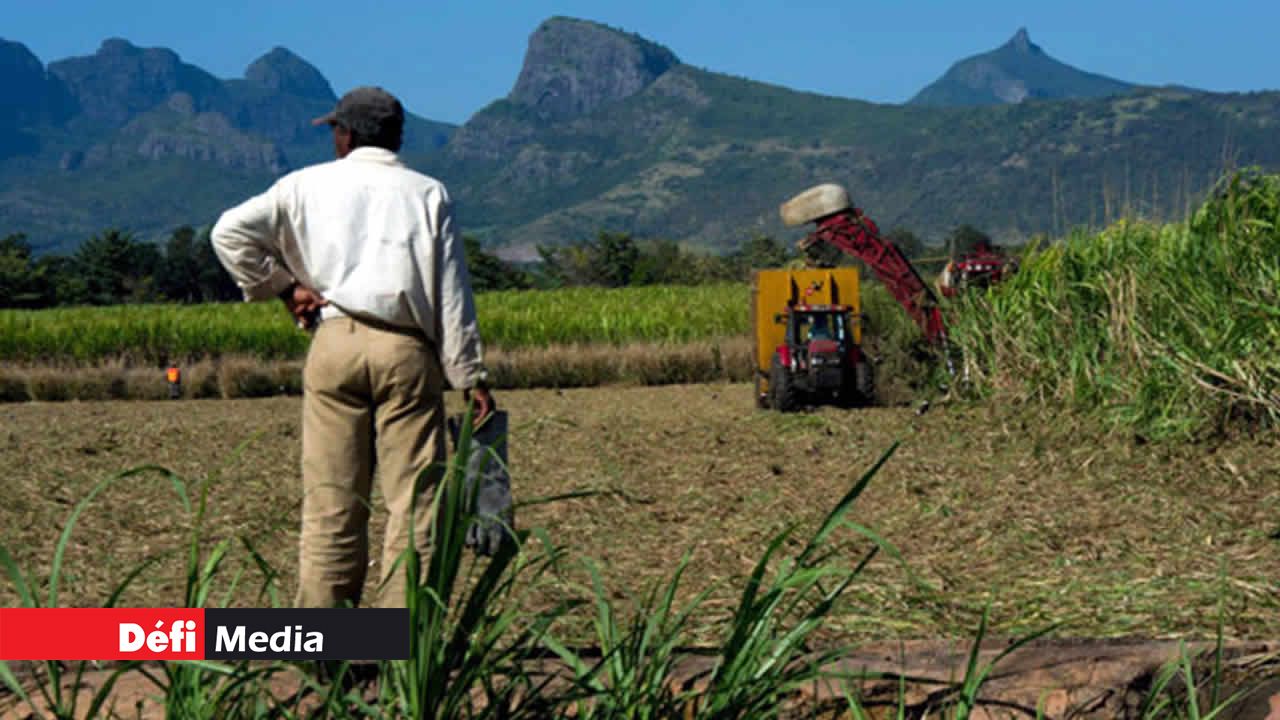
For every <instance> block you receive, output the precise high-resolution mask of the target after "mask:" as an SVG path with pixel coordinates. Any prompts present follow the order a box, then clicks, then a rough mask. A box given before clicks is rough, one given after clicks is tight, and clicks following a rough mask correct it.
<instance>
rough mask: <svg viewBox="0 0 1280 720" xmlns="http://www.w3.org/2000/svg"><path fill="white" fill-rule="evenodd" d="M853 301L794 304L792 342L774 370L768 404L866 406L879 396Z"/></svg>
mask: <svg viewBox="0 0 1280 720" xmlns="http://www.w3.org/2000/svg"><path fill="white" fill-rule="evenodd" d="M852 310H853V308H851V307H850V306H848V305H793V306H791V307H790V308H788V310H787V312H786V324H787V331H786V341H785V342H784V343H783V344H781V345H779V346H778V347H777V348H776V350H775V355H774V358H773V363H772V365H771V366H770V368H769V394H768V404H769V406H770V407H772V408H774V409H775V410H780V411H782V412H790V411H791V410H795V409H796V408H797V407H798V406H799V405H800V404H801V403H808V402H814V403H816V402H832V403H835V404H838V405H846V406H847V405H864V404H869V403H871V402H872V401H873V400H874V399H875V384H874V383H875V380H874V375H873V373H872V370H871V363H870V362H869V361H868V360H867V358H866V356H865V355H863V353H862V348H861V346H859V345H858V343H857V341H856V340H855V333H854V327H855V321H854V320H853V316H852Z"/></svg>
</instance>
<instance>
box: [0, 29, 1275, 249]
mask: <svg viewBox="0 0 1280 720" xmlns="http://www.w3.org/2000/svg"><path fill="white" fill-rule="evenodd" d="M885 71H891V69H886V70H885ZM0 76H2V77H4V78H5V83H4V85H3V87H0V234H4V233H7V232H25V233H26V234H27V235H28V236H29V238H30V239H31V241H32V242H33V244H35V245H36V246H37V247H38V248H40V249H41V250H44V251H61V250H66V249H69V248H72V247H74V246H75V245H76V244H77V243H78V242H79V241H81V240H83V239H84V238H85V237H88V235H90V234H92V233H94V232H98V231H100V230H102V229H103V228H105V227H109V226H117V227H124V228H127V229H130V230H133V231H135V232H136V233H138V234H139V235H140V236H143V237H156V236H160V235H162V234H164V233H167V232H168V230H170V229H172V228H173V227H175V226H177V225H180V224H193V225H202V224H208V223H210V222H212V220H213V219H215V218H216V217H217V213H218V212H219V211H220V210H221V209H223V208H225V207H227V206H229V205H231V204H233V203H235V202H237V201H239V200H240V199H242V198H243V197H245V196H247V195H249V194H250V193H253V192H258V191H260V190H261V189H262V188H264V187H265V186H266V185H267V184H269V183H270V181H271V179H272V178H274V177H276V176H278V175H280V174H281V173H283V172H287V171H288V170H290V169H292V168H296V167H300V166H303V165H305V164H308V163H311V162H316V161H319V160H322V159H325V158H327V157H328V156H329V154H330V153H331V149H330V141H329V138H328V134H327V133H326V132H324V131H323V129H317V128H312V127H311V126H310V125H309V120H310V118H311V117H314V116H315V115H318V114H321V113H323V112H324V111H326V110H327V109H329V108H330V107H332V105H333V103H334V101H335V99H336V98H335V93H334V91H333V89H332V87H330V85H329V83H328V81H327V80H326V79H325V78H324V76H323V75H322V74H321V73H320V72H319V71H318V70H317V69H316V68H315V67H314V66H312V65H311V64H309V63H307V62H306V61H305V60H303V59H301V58H299V57H297V56H296V55H294V54H293V53H291V52H290V51H288V50H286V49H284V48H275V49H273V50H271V51H270V52H268V53H266V54H265V55H263V56H262V57H261V58H259V59H258V60H256V61H254V62H253V63H252V64H250V65H249V67H248V68H247V69H246V70H245V73H244V77H242V78H236V79H219V78H216V77H214V76H212V75H211V74H209V73H207V72H205V71H203V70H201V69H200V68H197V67H195V66H193V65H190V64H187V63H185V62H183V61H182V60H181V58H180V57H179V56H178V55H177V54H175V53H174V52H172V51H171V50H167V49H162V48H137V47H134V46H133V45H131V44H129V43H128V42H126V41H124V40H119V39H111V40H107V41H106V42H104V43H103V44H102V47H101V48H100V49H99V50H98V52H97V53H95V54H94V55H92V56H88V57H81V58H70V59H66V60H60V61H57V62H53V63H50V64H49V65H48V66H47V67H46V66H44V65H42V64H41V62H40V61H39V59H37V58H35V57H34V56H33V55H32V54H31V53H30V52H29V51H28V50H27V49H26V48H25V47H24V46H22V45H21V44H19V43H15V42H5V41H0ZM1277 126H1280V93H1277V92H1256V93H1239V94H1223V93H1209V92H1201V91H1196V90H1190V89H1185V88H1177V87H1165V88H1148V87H1140V86H1137V85H1133V84H1129V83H1125V82H1122V81H1119V80H1114V79H1111V78H1107V77H1104V76H1101V75H1096V74H1092V73H1087V72H1084V71H1081V70H1077V69H1075V68H1072V67H1071V66H1069V65H1066V64H1064V63H1062V62H1060V61H1057V60H1055V59H1053V58H1052V57H1050V56H1049V55H1048V54H1046V53H1045V52H1044V51H1043V50H1042V49H1041V48H1040V47H1039V46H1037V45H1035V44H1034V43H1032V42H1031V39H1030V37H1029V35H1028V33H1027V32H1026V31H1025V30H1019V31H1018V32H1017V33H1016V34H1015V35H1014V37H1013V38H1012V39H1011V40H1010V41H1009V42H1008V43H1006V44H1004V45H1003V46H1001V47H1000V48H997V49H995V50H993V51H992V52H989V53H984V54H981V55H976V56H974V57H971V58H967V59H964V60H961V61H960V62H957V63H956V64H955V65H954V66H952V67H951V68H950V69H949V70H948V71H947V72H946V73H945V74H943V75H942V76H941V77H940V78H939V80H938V81H936V82H934V83H932V84H930V85H929V86H928V87H926V88H924V89H922V90H921V91H920V93H919V94H917V95H916V96H915V97H914V98H912V100H911V101H910V102H908V103H906V104H903V105H887V104H875V103H869V102H864V101H860V100H854V99H846V98H837V97H830V96H823V95H817V94H813V93H805V92H798V91H794V90H790V89H787V88H784V87H779V86H776V85H769V84H765V83H760V82H755V81H752V80H748V79H744V78H738V77H733V76H729V75H725V74H721V73H716V72H712V71H709V70H704V69H700V68H695V67H693V66H690V65H687V64H685V63H683V62H681V60H680V58H679V57H678V55H677V54H676V53H675V52H673V51H672V50H671V49H669V48H666V47H664V46H662V45H661V44H659V43H656V42H654V41H652V40H649V39H646V38H643V37H640V36H637V35H635V34H631V33H627V32H623V31H620V30H617V29H614V28H610V27H607V26H604V25H600V24H597V23H594V22H590V21H585V20H578V19H573V18H561V17H557V18H552V19H549V20H547V21H545V22H544V23H542V24H541V25H539V26H538V28H536V29H535V30H534V31H533V33H532V34H531V36H530V38H529V44H528V49H527V51H526V54H525V59H524V64H523V66H522V68H521V71H520V73H519V76H518V77H517V78H516V79H515V82H514V86H513V88H512V90H511V92H510V93H509V94H508V95H507V96H506V97H504V98H500V99H498V100H495V101H494V102H492V103H491V104H489V105H488V106H486V107H485V108H483V109H481V110H480V111H479V112H477V113H476V114H475V115H473V116H472V117H471V118H470V119H468V120H467V122H466V123H464V124H463V125H462V126H459V127H454V126H451V125H449V124H447V123H439V122H433V121H430V120H427V119H424V118H421V117H417V116H413V117H411V118H410V121H409V123H408V126H407V129H406V145H405V148H404V150H403V156H404V157H405V159H406V161H407V162H409V163H410V164H411V165H413V166H414V167H417V168H418V169H421V170H423V171H424V172H427V173H430V174H432V175H435V176H437V177H439V178H441V179H443V180H444V181H446V183H448V185H449V186H450V188H451V190H452V192H453V195H454V197H455V198H456V199H457V204H458V208H459V215H460V218H459V220H460V224H461V225H462V226H463V227H464V228H465V229H466V230H467V231H469V232H473V233H476V234H477V235H479V236H480V237H481V239H482V240H483V241H484V242H485V243H486V244H487V245H489V246H491V247H495V248H498V249H499V250H500V251H501V252H502V253H504V254H505V255H506V256H508V257H511V258H523V259H528V258H531V257H534V256H536V252H535V248H536V247H537V246H538V245H553V244H558V243H564V242H569V241H573V240H577V239H582V238H586V237H591V236H594V234H595V233H596V232H597V231H599V230H601V229H609V230H615V231H626V232H631V233H633V234H636V235H638V236H646V237H665V238H671V239H675V240H678V241H681V242H683V243H685V244H687V245H690V246H695V247H702V248H707V249H713V250H728V249H731V248H733V247H735V246H737V245H738V244H740V243H741V242H742V241H744V240H746V239H747V238H749V237H751V236H752V235H756V234H774V235H779V236H785V235H787V234H789V233H790V234H793V232H794V231H789V230H786V229H784V228H782V227H781V226H780V223H779V222H778V219H777V206H778V204H779V203H780V202H781V201H783V200H785V199H787V198H788V197H790V196H791V195H793V194H795V193H797V192H799V191H801V190H803V189H805V188H806V187H808V186H810V185H813V184H816V183H819V182H840V183H843V184H845V185H846V186H847V187H848V188H849V190H850V192H851V193H852V195H853V196H854V198H855V199H856V201H857V202H858V204H859V205H860V206H862V207H864V208H865V209H866V210H867V212H868V213H869V214H870V215H871V216H872V217H874V218H876V219H877V220H878V221H879V222H880V224H881V226H882V227H886V228H887V227H893V226H903V227H907V228H909V229H911V230H913V231H915V232H916V233H917V234H918V235H920V236H922V237H924V238H926V239H929V240H933V241H935V242H936V241H939V240H940V239H941V238H942V237H943V236H944V235H945V234H946V232H947V231H948V230H949V229H950V228H953V227H955V226H956V225H959V224H962V223H968V224H971V225H975V226H978V227H980V228H983V229H985V230H987V231H988V232H990V233H991V234H992V235H994V236H995V237H996V238H998V239H1000V240H1006V241H1013V240H1021V239H1025V238H1027V237H1029V236H1031V235H1034V234H1038V233H1060V232H1064V231H1066V230H1067V229H1068V228H1070V227H1072V226H1076V225H1098V224H1101V223H1104V222H1107V221H1109V220H1111V219H1114V218H1116V217H1119V216H1121V215H1124V214H1140V215H1145V216H1149V217H1158V218H1173V217H1178V216H1180V215H1182V214H1183V213H1185V212H1186V210H1187V208H1189V207H1190V206H1191V205H1192V204H1193V203H1194V202H1196V201H1197V199H1198V198H1200V197H1202V196H1203V194H1204V193H1205V192H1206V190H1207V189H1208V188H1209V187H1210V186H1211V185H1212V183H1213V182H1215V180H1216V179H1217V178H1218V177H1220V176H1221V175H1222V173H1223V172H1224V171H1225V170H1227V169H1230V168H1231V167H1235V166H1239V165H1261V166H1263V167H1267V168H1272V169H1275V168H1280V143H1276V142H1275V139H1274V138H1275V132H1276V128H1277Z"/></svg>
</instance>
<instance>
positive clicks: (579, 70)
mask: <svg viewBox="0 0 1280 720" xmlns="http://www.w3.org/2000/svg"><path fill="white" fill-rule="evenodd" d="M679 62H680V59H679V58H678V57H676V55H675V53H673V52H671V51H670V50H669V49H667V48H666V47H663V46H662V45H659V44H657V43H654V42H651V41H649V40H646V39H644V38H642V37H640V36H639V35H635V34H632V33H626V32H623V31H621V30H616V29H614V28H611V27H608V26H605V25H600V24H598V23H594V22H590V21H587V20H577V19H574V18H565V17H554V18H551V19H550V20H547V21H545V22H543V23H542V24H541V25H539V26H538V28H537V29H536V30H534V31H533V34H532V35H530V36H529V49H528V51H527V52H526V53H525V56H524V66H523V67H522V68H521V69H520V76H519V78H518V79H517V80H516V84H515V87H514V88H513V89H512V91H511V94H510V95H509V96H508V98H509V99H510V100H511V101H512V102H514V103H517V104H519V105H524V106H527V107H530V108H533V109H534V110H535V111H536V112H537V114H538V115H540V116H541V117H543V118H544V119H548V120H565V119H569V118H574V117H579V116H581V115H586V114H589V113H591V112H593V111H595V110H596V109H598V108H600V107H602V106H605V105H608V104H610V103H613V102H617V101H619V100H622V99H624V98H627V97H630V96H632V95H634V94H636V93H638V92H640V91H641V90H643V89H644V88H646V87H648V86H649V84H650V83H652V82H653V81H654V80H656V79H658V77H660V76H661V75H662V74H663V73H665V72H666V71H667V70H668V69H670V68H671V67H672V66H674V65H677V64H679Z"/></svg>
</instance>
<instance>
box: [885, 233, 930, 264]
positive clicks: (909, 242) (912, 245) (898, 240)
mask: <svg viewBox="0 0 1280 720" xmlns="http://www.w3.org/2000/svg"><path fill="white" fill-rule="evenodd" d="M884 239H885V240H888V241H889V242H891V243H893V244H894V245H897V246H898V250H900V251H902V254H903V255H905V256H906V257H907V259H908V260H914V259H916V258H918V257H921V256H922V255H923V254H924V250H925V246H924V243H923V242H922V241H921V240H920V238H918V237H916V234H915V233H913V232H911V231H910V230H908V229H906V228H904V227H896V228H894V229H892V230H890V231H889V232H887V233H885V236H884Z"/></svg>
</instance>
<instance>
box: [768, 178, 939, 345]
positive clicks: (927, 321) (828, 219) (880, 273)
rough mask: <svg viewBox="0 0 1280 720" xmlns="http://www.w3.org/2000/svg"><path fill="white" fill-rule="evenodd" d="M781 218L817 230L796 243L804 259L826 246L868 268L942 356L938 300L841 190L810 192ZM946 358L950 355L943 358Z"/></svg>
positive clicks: (784, 207) (785, 208)
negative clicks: (811, 225)
mask: <svg viewBox="0 0 1280 720" xmlns="http://www.w3.org/2000/svg"><path fill="white" fill-rule="evenodd" d="M781 212H782V221H783V222H785V223H786V224H787V225H790V226H793V227H794V226H798V225H804V224H806V223H810V222H812V223H815V224H816V226H817V227H816V228H815V229H814V230H813V231H812V232H810V233H809V234H808V235H807V236H805V238H804V239H802V240H801V241H800V242H798V243H797V247H799V248H800V250H801V251H803V252H806V253H808V252H809V251H810V250H812V249H814V248H816V247H819V246H821V245H828V246H831V247H834V248H837V249H838V250H840V251H842V252H845V253H847V254H849V255H852V256H854V257H856V258H858V259H859V260H861V261H862V262H864V263H866V265H867V267H869V268H871V271H872V272H874V273H875V274H876V277H878V278H880V281H881V282H882V283H884V286H885V287H886V288H888V290H889V292H890V293H891V294H892V295H893V297H894V299H896V300H897V301H898V303H899V304H901V305H902V307H903V308H904V309H905V310H906V311H907V314H908V315H910V316H911V319H913V320H915V322H916V324H917V325H919V326H920V329H921V330H922V331H923V332H924V336H925V339H927V340H928V341H929V343H930V344H932V345H935V346H937V347H940V348H943V349H944V351H945V346H946V344H947V329H946V326H945V325H944V324H943V322H942V312H941V310H940V309H939V307H938V298H937V296H936V295H934V294H933V291H932V290H930V289H929V286H928V285H926V284H925V282H924V281H923V280H921V279H920V274H919V273H917V272H916V269H915V267H913V266H912V265H911V262H910V261H908V260H907V258H906V256H904V255H903V254H902V251H901V250H899V249H898V247H897V246H896V245H894V244H893V243H891V242H887V241H885V240H884V239H882V238H881V237H880V229H879V228H878V227H876V224H875V222H873V221H872V220H871V218H869V217H867V216H866V215H863V214H862V211H861V210H859V209H858V208H855V207H854V206H853V203H851V202H850V201H849V193H848V192H847V191H846V190H845V189H844V188H843V187H841V186H839V185H835V184H825V185H818V186H816V187H813V188H810V189H808V190H806V191H804V192H802V193H800V194H799V195H797V196H795V197H794V198H792V199H791V200H789V201H787V202H785V203H783V205H782V208H781ZM944 355H949V354H948V353H945V352H944ZM948 360H950V358H949V357H948Z"/></svg>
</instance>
